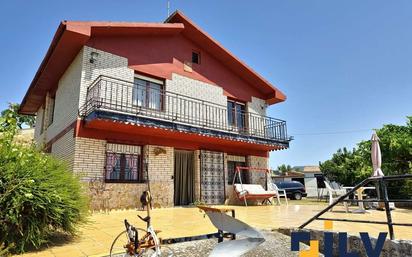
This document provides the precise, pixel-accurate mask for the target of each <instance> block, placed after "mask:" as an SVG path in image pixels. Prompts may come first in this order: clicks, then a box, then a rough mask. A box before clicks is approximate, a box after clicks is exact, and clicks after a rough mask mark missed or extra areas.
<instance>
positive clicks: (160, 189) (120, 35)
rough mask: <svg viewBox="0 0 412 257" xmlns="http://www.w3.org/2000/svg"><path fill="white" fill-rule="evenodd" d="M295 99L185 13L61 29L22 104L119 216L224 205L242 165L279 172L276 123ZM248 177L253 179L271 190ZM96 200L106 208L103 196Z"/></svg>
mask: <svg viewBox="0 0 412 257" xmlns="http://www.w3.org/2000/svg"><path fill="white" fill-rule="evenodd" d="M285 99H286V97H285V95H284V94H283V93H282V92H281V91H280V90H278V89H277V88H275V87H274V86H273V85H271V84H270V83H269V82H268V81H266V80H265V79H264V78H262V77H261V76H260V75H258V74H257V73H256V72H254V71H253V70H252V69H251V68H250V67H248V66H247V65H246V64H244V63H243V62H242V61H240V60H239V59H238V58H236V57H235V56H233V55H232V54H231V53H230V52H229V51H228V50H226V49H225V48H224V47H223V46H222V45H220V44H219V43H218V42H217V41H215V40H214V39H212V38H211V37H210V36H209V35H208V34H207V33H205V32H204V31H202V29H200V28H199V27H198V26H197V25H195V24H194V23H193V22H192V21H191V20H189V19H188V18H187V17H185V16H184V15H183V14H182V13H181V12H178V11H177V12H175V13H173V14H172V15H171V16H170V17H169V18H168V19H167V20H166V21H165V22H164V23H135V22H77V21H64V22H62V23H61V24H60V26H59V27H58V29H57V32H56V34H55V36H54V38H53V40H52V42H51V45H50V48H49V50H48V52H47V54H46V56H45V58H44V60H43V61H42V63H41V65H40V67H39V69H38V71H37V73H36V75H35V77H34V79H33V81H32V83H31V85H30V87H29V89H28V91H27V93H26V95H25V97H24V99H23V101H22V103H21V109H20V112H21V113H23V114H30V115H36V127H35V141H36V142H37V144H39V145H41V146H43V147H44V149H45V151H46V152H49V153H51V154H52V155H54V156H56V157H58V158H60V159H63V160H65V161H66V162H67V163H68V165H69V167H70V169H72V170H73V172H74V173H76V174H79V175H80V176H81V177H82V179H83V180H84V181H90V180H92V181H97V180H99V181H102V183H104V185H105V190H106V191H105V192H104V193H103V194H102V196H101V197H103V198H105V199H106V200H109V204H110V208H124V207H135V206H137V205H138V202H139V201H138V199H139V197H140V195H141V193H142V191H144V190H147V187H148V185H149V186H150V190H151V192H152V195H153V198H154V199H153V201H154V204H155V205H156V204H157V205H160V206H174V205H187V204H189V203H192V202H194V201H196V200H200V201H203V202H205V203H209V204H221V203H224V201H225V199H226V198H227V197H228V195H229V194H230V193H231V192H232V190H233V189H232V188H231V179H232V178H233V172H234V167H235V166H236V165H242V166H255V167H264V168H267V167H268V157H269V152H270V151H273V150H281V149H285V148H287V147H288V146H289V138H288V136H287V131H286V123H285V121H282V120H279V119H275V118H270V117H267V116H266V110H267V107H268V106H270V105H273V104H276V103H279V102H282V101H284V100H285ZM264 176H265V175H264V174H260V173H256V174H251V175H248V176H247V178H246V180H247V181H246V182H247V183H264V180H265V177H264ZM96 198H98V197H97V196H95V199H93V201H94V202H95V204H97V202H99V201H101V200H102V199H96Z"/></svg>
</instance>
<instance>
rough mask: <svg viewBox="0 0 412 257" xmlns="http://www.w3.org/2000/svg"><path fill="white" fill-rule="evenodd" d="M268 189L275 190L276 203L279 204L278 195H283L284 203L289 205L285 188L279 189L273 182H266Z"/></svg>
mask: <svg viewBox="0 0 412 257" xmlns="http://www.w3.org/2000/svg"><path fill="white" fill-rule="evenodd" d="M268 190H269V191H274V192H276V198H277V200H278V205H280V197H285V202H286V205H289V203H288V196H287V194H286V190H285V189H279V188H278V186H277V185H276V184H275V183H268Z"/></svg>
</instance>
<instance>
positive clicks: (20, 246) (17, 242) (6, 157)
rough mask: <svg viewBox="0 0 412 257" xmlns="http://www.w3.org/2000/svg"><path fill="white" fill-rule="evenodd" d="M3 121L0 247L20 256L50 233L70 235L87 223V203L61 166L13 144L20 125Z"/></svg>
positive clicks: (77, 184)
mask: <svg viewBox="0 0 412 257" xmlns="http://www.w3.org/2000/svg"><path fill="white" fill-rule="evenodd" d="M7 119H8V120H7V121H5V120H4V119H3V120H2V122H1V124H4V122H7V124H8V126H2V132H1V133H0V210H1V212H0V245H1V244H4V246H5V247H6V248H11V251H13V252H24V251H26V250H27V249H28V248H31V247H34V248H38V247H39V246H40V245H41V244H43V243H45V242H47V241H48V240H49V239H50V235H51V234H52V233H54V232H57V231H58V232H64V233H68V234H74V233H75V232H76V225H77V224H79V223H81V222H83V221H85V217H86V214H87V199H86V194H85V193H84V192H83V188H82V185H81V183H80V181H79V179H78V178H76V177H75V176H73V174H72V173H71V172H70V171H69V170H68V169H67V167H66V165H65V164H64V163H62V162H60V161H58V160H56V159H54V158H53V157H51V156H49V155H47V154H44V153H42V152H39V151H38V150H37V149H36V148H35V147H34V146H24V145H19V144H16V143H14V142H13V136H14V135H15V133H16V130H17V129H16V127H17V122H18V121H17V119H13V118H10V117H8V118H7Z"/></svg>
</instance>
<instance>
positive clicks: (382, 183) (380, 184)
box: [299, 174, 412, 240]
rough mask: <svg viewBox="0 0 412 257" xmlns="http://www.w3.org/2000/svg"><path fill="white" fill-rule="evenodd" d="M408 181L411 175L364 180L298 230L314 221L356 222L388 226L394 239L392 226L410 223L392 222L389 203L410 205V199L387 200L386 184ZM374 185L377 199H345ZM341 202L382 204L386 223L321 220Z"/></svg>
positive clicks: (411, 224) (408, 224) (411, 200)
mask: <svg viewBox="0 0 412 257" xmlns="http://www.w3.org/2000/svg"><path fill="white" fill-rule="evenodd" d="M408 179H412V174H406V175H394V176H384V177H370V178H367V179H365V180H363V181H362V182H361V183H359V184H358V185H356V186H355V187H354V188H352V189H351V190H349V191H348V192H347V193H346V194H344V195H342V196H340V197H339V198H337V199H336V200H335V201H334V202H333V203H332V204H331V205H329V206H328V207H326V208H325V209H323V210H322V211H320V212H319V213H318V214H316V215H315V216H313V217H312V218H310V219H309V220H308V221H306V222H305V223H303V224H302V225H301V226H299V228H300V229H302V228H304V227H306V226H307V225H309V224H310V223H311V222H313V221H314V220H330V221H341V222H357V223H369V224H384V225H387V226H388V232H389V236H390V238H391V240H394V239H395V233H394V230H393V226H412V223H397V222H393V220H392V214H391V209H390V206H389V202H393V203H412V199H389V196H388V186H387V184H388V182H389V181H399V180H400V181H406V180H408ZM372 182H374V183H376V184H377V186H376V189H377V191H378V196H380V197H379V198H377V199H365V200H355V199H352V200H351V199H347V198H348V197H349V196H350V195H351V194H353V193H355V192H356V191H357V190H358V189H359V188H361V187H364V186H365V185H367V184H369V183H372ZM342 202H358V203H364V202H378V203H382V202H383V203H384V209H385V213H386V221H375V220H353V219H335V218H321V217H320V216H322V215H323V214H325V213H326V212H327V211H329V210H331V209H332V208H333V207H334V206H336V205H337V204H338V203H342Z"/></svg>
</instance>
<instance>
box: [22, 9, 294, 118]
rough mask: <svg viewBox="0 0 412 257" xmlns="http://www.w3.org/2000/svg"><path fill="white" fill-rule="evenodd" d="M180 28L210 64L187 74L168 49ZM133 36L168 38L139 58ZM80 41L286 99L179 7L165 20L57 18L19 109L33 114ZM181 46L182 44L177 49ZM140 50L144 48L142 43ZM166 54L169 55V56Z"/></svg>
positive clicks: (152, 67) (138, 64)
mask: <svg viewBox="0 0 412 257" xmlns="http://www.w3.org/2000/svg"><path fill="white" fill-rule="evenodd" d="M179 34H181V35H182V38H186V39H188V40H189V41H190V42H193V44H194V45H198V46H201V48H202V49H201V51H200V52H201V56H200V58H201V60H200V62H201V63H202V64H206V62H207V60H209V61H210V60H212V59H213V61H210V63H211V64H210V65H198V67H196V68H195V69H194V72H193V73H191V75H189V74H187V72H183V70H182V69H181V68H182V67H183V62H184V61H185V59H187V58H186V57H184V58H183V59H182V58H181V57H182V56H183V55H182V54H183V53H179V55H177V53H176V51H177V50H176V49H171V46H173V47H175V46H178V45H179V43H185V42H183V41H184V40H179V38H178V37H176V36H177V35H179ZM136 36H139V37H140V38H138V40H140V41H141V38H145V37H146V38H148V39H149V42H152V41H156V40H153V39H155V38H159V37H165V38H168V39H170V42H168V44H162V45H160V46H162V47H163V48H162V49H160V50H159V51H158V52H159V53H156V52H153V51H150V53H149V54H147V56H146V55H144V56H146V57H147V60H146V59H144V60H142V58H140V57H141V56H140V55H137V57H136V53H134V54H133V51H134V50H133V49H134V48H133V47H132V48H131V47H130V45H131V44H130V42H134V41H133V40H132V39H133V38H134V37H136ZM118 39H120V40H118ZM130 40H131V41H130ZM173 40H174V41H173ZM117 41H118V42H117ZM158 41H159V40H158ZM160 42H163V41H160ZM84 45H90V46H92V47H95V48H97V49H100V50H105V51H108V52H111V53H113V54H117V55H120V56H124V57H126V58H128V62H129V67H130V68H132V69H134V70H137V71H140V72H146V73H154V74H157V75H158V76H163V77H164V78H169V77H170V76H171V73H173V72H175V73H177V74H181V75H185V74H186V75H188V76H189V77H193V78H194V79H198V80H201V81H204V82H208V81H210V82H212V83H211V84H215V83H216V84H219V85H220V86H222V87H223V88H224V89H225V88H226V87H228V88H230V90H226V89H225V95H233V94H234V93H236V94H240V95H242V97H243V98H245V99H247V97H250V96H251V95H255V96H257V97H260V98H264V99H266V101H267V102H268V103H269V104H274V103H278V102H282V101H284V100H285V99H286V96H285V95H284V94H283V93H282V92H281V91H280V90H278V89H277V88H275V87H274V86H272V85H271V84H270V83H269V82H268V81H267V80H265V79H264V78H263V77H262V76H260V75H259V74H257V73H256V72H255V71H253V70H252V69H251V68H250V67H248V66H247V65H246V64H245V63H244V62H242V61H241V60H240V59H238V58H237V57H235V56H234V55H233V54H232V53H230V52H229V51H228V50H227V49H225V48H224V47H223V46H222V45H221V44H219V43H218V42H217V41H216V40H214V39H213V38H212V37H211V36H209V35H208V34H207V33H205V32H204V31H203V30H201V29H200V28H199V27H198V26H197V25H195V24H194V23H193V22H192V21H191V20H190V19H188V18H187V17H186V16H184V15H183V14H182V13H181V12H175V13H174V14H172V15H171V16H170V17H169V18H168V19H167V21H166V22H165V23H164V24H160V23H134V22H79V21H64V22H61V23H60V25H59V27H58V29H57V31H56V33H55V36H54V38H53V40H52V42H51V45H50V47H49V49H48V51H47V54H46V56H45V57H44V59H43V61H42V63H41V64H40V67H39V69H38V71H37V72H36V75H35V76H34V78H33V81H32V82H31V84H30V87H29V89H28V91H27V92H26V95H25V96H24V98H23V101H22V103H21V107H20V110H19V112H20V113H24V114H31V115H33V114H35V112H36V111H37V110H38V108H39V107H40V106H41V104H42V103H43V101H44V96H45V94H46V93H47V92H48V91H51V90H53V88H54V87H56V86H57V85H58V81H59V79H60V78H61V76H62V75H63V73H64V72H65V71H66V70H67V67H68V66H69V65H70V64H71V63H72V61H73V59H74V58H75V57H76V55H77V54H78V53H79V51H80V49H81V48H82V47H83V46H84ZM124 45H126V46H127V47H125V46H124ZM137 45H138V44H137ZM189 45H190V44H186V46H189ZM132 46H135V45H132ZM138 46H139V45H138ZM112 48H113V49H112ZM183 48H184V47H183V46H182V47H181V48H180V50H182V49H183ZM130 49H132V50H130ZM141 51H144V49H143V50H141ZM169 54H171V55H170V56H169ZM184 54H186V53H184ZM209 55H210V56H209ZM178 56H179V57H178ZM159 58H160V59H159ZM180 59H181V60H180ZM215 60H216V61H215ZM230 72H233V73H234V75H233V76H231V78H230V79H228V78H227V77H228V76H227V75H228V73H230ZM208 77H209V78H208ZM205 80H207V81H205ZM243 81H244V82H245V85H248V86H250V89H248V90H249V91H251V92H253V93H250V92H247V91H246V90H245V89H242V88H241V87H242V86H239V85H240V84H243ZM239 92H240V93H239Z"/></svg>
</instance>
